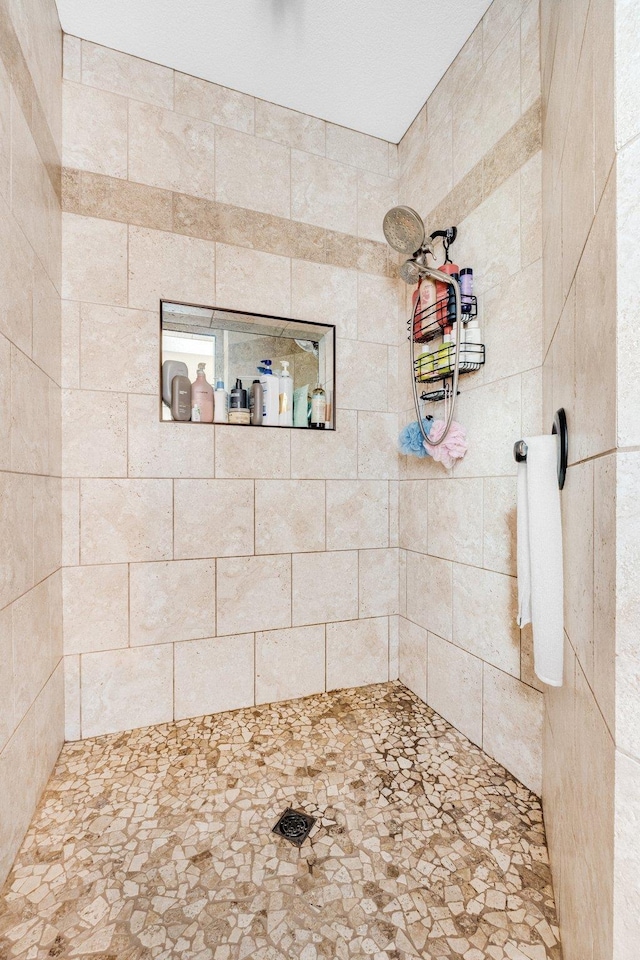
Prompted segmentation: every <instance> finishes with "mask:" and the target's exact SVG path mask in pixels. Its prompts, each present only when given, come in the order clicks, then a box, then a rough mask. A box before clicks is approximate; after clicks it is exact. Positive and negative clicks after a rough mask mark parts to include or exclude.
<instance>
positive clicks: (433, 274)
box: [409, 266, 462, 447]
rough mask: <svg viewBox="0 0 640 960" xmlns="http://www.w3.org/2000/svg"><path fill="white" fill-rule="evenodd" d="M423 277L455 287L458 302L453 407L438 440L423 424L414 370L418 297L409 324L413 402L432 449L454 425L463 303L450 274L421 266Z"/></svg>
mask: <svg viewBox="0 0 640 960" xmlns="http://www.w3.org/2000/svg"><path fill="white" fill-rule="evenodd" d="M419 269H420V276H421V277H430V278H431V279H432V280H439V281H441V282H442V283H448V284H449V286H452V287H453V293H454V297H455V301H456V320H455V327H454V329H455V331H456V350H455V360H454V364H453V384H452V387H451V390H452V393H453V397H452V399H451V406H450V408H449V414H448V416H447V420H446V422H445V425H444V431H443V433H442V436H441V437H439V438H438V439H437V440H430V439H429V434H428V433H427V432H426V430H425V429H424V426H423V424H422V415H421V412H420V399H419V397H418V385H417V383H416V378H415V370H414V345H415V340H414V336H413V331H414V320H415V315H416V311H417V309H418V305H419V303H420V298H419V297H416V302H415V305H414V308H413V311H412V314H411V322H410V324H409V329H410V331H411V332H410V333H409V343H410V344H411V346H410V348H409V366H410V368H411V383H412V385H413V402H414V404H415V408H416V416H417V420H418V426H419V427H420V433H421V434H422V437H423V439H424V440H426V441H427V443H428V444H429V445H430V446H432V447H439V446H440V444H441V443H442V442H443V440H445V439H446V436H447V434H448V433H449V430H450V429H451V424H452V423H453V414H454V412H455V406H456V397H457V395H458V377H459V374H460V335H461V332H462V310H461V301H460V284H459V283H458V282H457V280H455V279H454V278H453V277H451V276H449V274H448V273H443V272H442V271H441V270H436V269H435V267H427V266H421V267H420V268H419Z"/></svg>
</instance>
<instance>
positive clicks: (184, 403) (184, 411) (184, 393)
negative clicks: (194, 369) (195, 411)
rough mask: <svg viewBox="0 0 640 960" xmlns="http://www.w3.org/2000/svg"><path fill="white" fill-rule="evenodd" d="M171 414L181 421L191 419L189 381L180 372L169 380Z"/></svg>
mask: <svg viewBox="0 0 640 960" xmlns="http://www.w3.org/2000/svg"><path fill="white" fill-rule="evenodd" d="M171 416H172V417H173V419H174V420H180V421H182V422H186V421H188V420H190V419H191V381H190V380H189V377H184V376H182V375H181V374H178V376H177V377H174V378H173V380H172V381H171Z"/></svg>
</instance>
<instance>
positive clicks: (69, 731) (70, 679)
mask: <svg viewBox="0 0 640 960" xmlns="http://www.w3.org/2000/svg"><path fill="white" fill-rule="evenodd" d="M80 736H81V728H80V657H79V656H76V657H65V658H64V739H65V740H66V741H67V742H69V741H71V740H79V739H80Z"/></svg>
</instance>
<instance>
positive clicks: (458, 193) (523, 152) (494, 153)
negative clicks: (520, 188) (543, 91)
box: [427, 98, 542, 227]
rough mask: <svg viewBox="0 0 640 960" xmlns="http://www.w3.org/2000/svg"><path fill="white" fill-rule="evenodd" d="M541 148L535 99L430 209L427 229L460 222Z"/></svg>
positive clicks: (539, 113) (538, 106)
mask: <svg viewBox="0 0 640 960" xmlns="http://www.w3.org/2000/svg"><path fill="white" fill-rule="evenodd" d="M541 149H542V100H541V99H540V98H538V100H536V102H535V103H534V104H533V105H532V106H531V107H529V109H528V110H527V112H526V113H524V114H523V115H522V116H521V117H520V119H519V120H517V121H516V123H514V125H513V126H512V127H511V129H510V130H508V131H507V132H506V133H505V135H504V136H503V137H502V138H501V139H500V140H498V142H497V143H496V144H495V145H494V146H493V147H492V148H491V150H489V152H488V153H486V154H485V156H484V157H483V158H482V160H480V161H478V163H477V164H476V165H475V167H473V168H472V169H471V170H470V171H469V173H467V174H466V176H464V177H463V178H462V180H460V181H459V182H458V183H457V184H456V185H455V187H454V188H453V190H451V191H450V192H449V193H448V194H447V196H446V197H444V199H443V200H441V201H440V203H438V204H437V205H436V206H435V207H434V208H433V210H432V211H431V212H430V214H429V215H428V217H427V226H431V225H437V226H439V227H441V226H442V225H443V224H449V223H455V224H458V223H460V221H462V220H464V218H465V217H468V216H469V214H470V213H472V212H473V211H474V210H475V209H476V207H479V206H480V204H481V203H482V202H483V200H486V199H487V198H488V197H490V196H491V194H492V193H493V192H494V191H495V190H497V189H498V187H499V186H501V184H503V183H504V182H505V180H508V179H509V177H510V176H512V175H513V174H514V173H515V172H516V170H519V169H520V167H522V166H523V165H524V164H525V163H526V162H527V161H528V160H530V159H531V158H532V157H533V156H535V154H536V153H537V152H538V151H539V150H541Z"/></svg>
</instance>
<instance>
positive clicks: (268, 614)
mask: <svg viewBox="0 0 640 960" xmlns="http://www.w3.org/2000/svg"><path fill="white" fill-rule="evenodd" d="M217 598H218V601H217V602H218V634H220V635H221V636H224V635H227V634H232V633H247V632H253V631H255V630H277V629H279V628H281V627H290V626H291V557H290V556H287V555H285V554H280V555H278V556H275V557H233V558H227V559H224V560H218V563H217Z"/></svg>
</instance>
